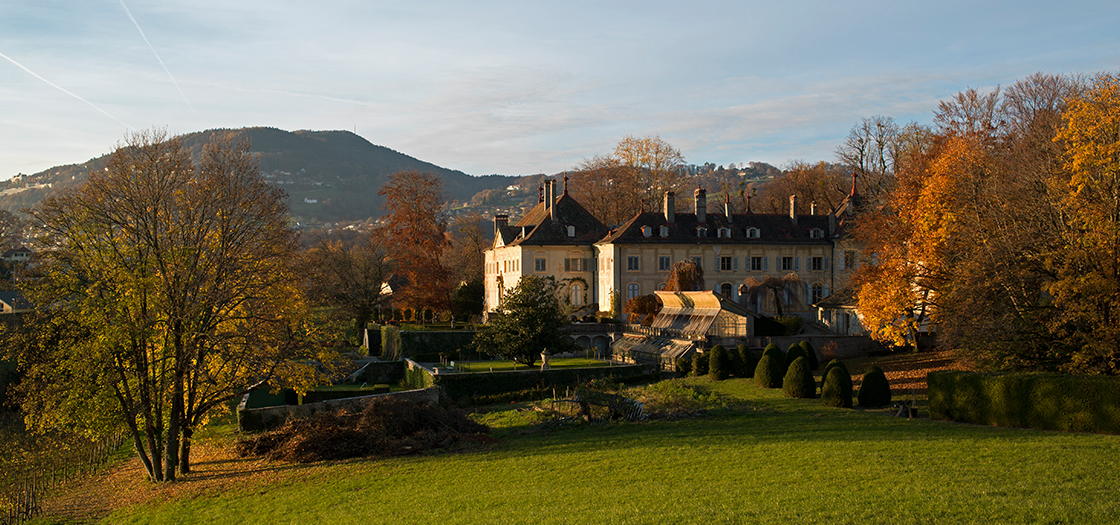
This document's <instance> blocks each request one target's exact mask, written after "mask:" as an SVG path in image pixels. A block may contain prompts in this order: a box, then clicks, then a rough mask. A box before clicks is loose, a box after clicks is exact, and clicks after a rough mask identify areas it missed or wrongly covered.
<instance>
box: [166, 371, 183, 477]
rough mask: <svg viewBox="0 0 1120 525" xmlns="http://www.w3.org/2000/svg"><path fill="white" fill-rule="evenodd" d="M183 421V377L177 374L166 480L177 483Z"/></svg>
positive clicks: (173, 395) (168, 432) (167, 450)
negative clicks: (176, 473)
mask: <svg viewBox="0 0 1120 525" xmlns="http://www.w3.org/2000/svg"><path fill="white" fill-rule="evenodd" d="M182 421H183V376H182V374H180V373H176V374H175V384H174V387H173V389H172V394H171V419H170V421H169V422H168V425H167V449H166V452H167V465H165V468H164V472H165V476H164V479H166V480H167V481H175V472H176V470H177V469H178V468H179V432H180V428H181V427H180V424H181V423H182Z"/></svg>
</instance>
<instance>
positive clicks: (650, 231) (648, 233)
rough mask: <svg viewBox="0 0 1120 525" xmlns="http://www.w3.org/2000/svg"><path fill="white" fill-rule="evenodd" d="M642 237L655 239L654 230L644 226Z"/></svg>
mask: <svg viewBox="0 0 1120 525" xmlns="http://www.w3.org/2000/svg"><path fill="white" fill-rule="evenodd" d="M642 237H653V228H651V227H649V226H642Z"/></svg>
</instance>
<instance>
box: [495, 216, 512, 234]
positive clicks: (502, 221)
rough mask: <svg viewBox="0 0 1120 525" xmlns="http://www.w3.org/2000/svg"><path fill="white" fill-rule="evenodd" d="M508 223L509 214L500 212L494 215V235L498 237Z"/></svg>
mask: <svg viewBox="0 0 1120 525" xmlns="http://www.w3.org/2000/svg"><path fill="white" fill-rule="evenodd" d="M508 224H509V214H507V213H499V214H496V215H494V236H495V237H496V236H497V235H498V232H499V231H501V229H502V228H505V227H506V225H508Z"/></svg>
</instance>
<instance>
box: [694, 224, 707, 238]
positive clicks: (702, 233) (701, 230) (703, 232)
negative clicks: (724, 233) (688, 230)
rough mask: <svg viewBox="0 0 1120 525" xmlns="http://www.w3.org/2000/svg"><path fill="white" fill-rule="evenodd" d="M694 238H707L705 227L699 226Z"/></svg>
mask: <svg viewBox="0 0 1120 525" xmlns="http://www.w3.org/2000/svg"><path fill="white" fill-rule="evenodd" d="M696 236H697V237H707V236H708V228H707V227H705V226H701V227H699V228H696Z"/></svg>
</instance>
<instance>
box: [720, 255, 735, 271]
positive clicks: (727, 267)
mask: <svg viewBox="0 0 1120 525" xmlns="http://www.w3.org/2000/svg"><path fill="white" fill-rule="evenodd" d="M734 259H735V258H734V257H720V258H719V271H721V272H730V271H731V269H732V268H731V266H732V264H733V263H732V261H733V260H734Z"/></svg>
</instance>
